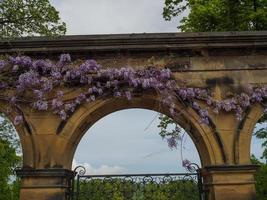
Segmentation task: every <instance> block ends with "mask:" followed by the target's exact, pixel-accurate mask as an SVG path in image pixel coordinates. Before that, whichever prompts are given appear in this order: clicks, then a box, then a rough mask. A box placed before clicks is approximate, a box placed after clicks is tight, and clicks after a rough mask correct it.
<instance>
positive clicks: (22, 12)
mask: <svg viewBox="0 0 267 200" xmlns="http://www.w3.org/2000/svg"><path fill="white" fill-rule="evenodd" d="M0 2H1V3H0V35H1V36H0V37H20V36H28V35H29V36H31V35H44V36H54V35H62V34H65V32H66V24H65V23H64V22H61V21H60V17H59V13H58V11H57V10H56V9H55V8H54V7H53V6H52V5H51V4H50V3H49V0H2V1H0Z"/></svg>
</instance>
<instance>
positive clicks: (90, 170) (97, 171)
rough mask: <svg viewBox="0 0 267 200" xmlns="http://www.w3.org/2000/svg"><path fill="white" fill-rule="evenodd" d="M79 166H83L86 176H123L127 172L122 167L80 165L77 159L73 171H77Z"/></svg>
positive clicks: (73, 164)
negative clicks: (76, 168)
mask: <svg viewBox="0 0 267 200" xmlns="http://www.w3.org/2000/svg"><path fill="white" fill-rule="evenodd" d="M77 166H83V167H85V169H86V174H88V175H102V174H121V173H123V172H125V169H124V168H123V167H120V166H116V165H115V166H108V165H101V166H100V167H98V168H96V167H93V166H92V165H91V164H89V163H78V162H77V161H76V160H75V159H74V160H73V163H72V169H75V167H77Z"/></svg>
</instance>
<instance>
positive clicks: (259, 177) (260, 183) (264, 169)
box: [251, 155, 267, 200]
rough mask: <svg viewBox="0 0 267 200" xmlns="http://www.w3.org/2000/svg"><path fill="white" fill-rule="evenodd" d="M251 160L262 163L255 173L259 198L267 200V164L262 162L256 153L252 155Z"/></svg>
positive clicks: (258, 163) (254, 162)
mask: <svg viewBox="0 0 267 200" xmlns="http://www.w3.org/2000/svg"><path fill="white" fill-rule="evenodd" d="M251 162H252V163H253V164H257V165H260V168H259V170H258V172H257V173H256V175H255V180H256V191H257V199H259V200H267V164H264V163H262V162H260V161H259V160H258V159H257V158H256V157H255V156H254V155H252V156H251Z"/></svg>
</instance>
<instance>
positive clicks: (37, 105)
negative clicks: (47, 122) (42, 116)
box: [33, 100, 48, 110]
mask: <svg viewBox="0 0 267 200" xmlns="http://www.w3.org/2000/svg"><path fill="white" fill-rule="evenodd" d="M33 107H34V108H36V109H37V110H47V109H48V102H47V101H42V100H38V101H36V102H34V103H33Z"/></svg>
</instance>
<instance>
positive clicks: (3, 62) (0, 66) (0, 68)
mask: <svg viewBox="0 0 267 200" xmlns="http://www.w3.org/2000/svg"><path fill="white" fill-rule="evenodd" d="M5 66H6V61H5V60H0V70H2V69H4V67H5Z"/></svg>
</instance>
